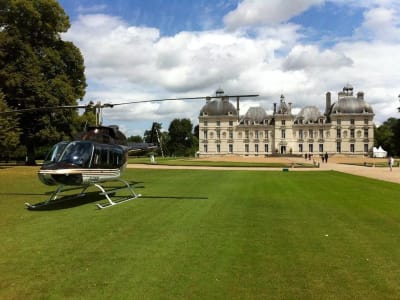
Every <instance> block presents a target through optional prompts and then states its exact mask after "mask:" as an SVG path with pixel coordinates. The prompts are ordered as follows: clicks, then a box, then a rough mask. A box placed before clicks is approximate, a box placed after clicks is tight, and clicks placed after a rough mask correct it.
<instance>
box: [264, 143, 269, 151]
mask: <svg viewBox="0 0 400 300" xmlns="http://www.w3.org/2000/svg"><path fill="white" fill-rule="evenodd" d="M264 152H265V153H268V144H264Z"/></svg>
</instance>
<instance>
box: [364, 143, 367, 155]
mask: <svg viewBox="0 0 400 300" xmlns="http://www.w3.org/2000/svg"><path fill="white" fill-rule="evenodd" d="M364 152H365V153H367V152H368V144H364Z"/></svg>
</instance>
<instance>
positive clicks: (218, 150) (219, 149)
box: [217, 144, 221, 153]
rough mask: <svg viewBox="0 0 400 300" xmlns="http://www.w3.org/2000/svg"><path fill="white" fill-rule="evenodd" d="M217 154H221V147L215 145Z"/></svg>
mask: <svg viewBox="0 0 400 300" xmlns="http://www.w3.org/2000/svg"><path fill="white" fill-rule="evenodd" d="M217 152H218V153H220V152H221V145H220V144H217Z"/></svg>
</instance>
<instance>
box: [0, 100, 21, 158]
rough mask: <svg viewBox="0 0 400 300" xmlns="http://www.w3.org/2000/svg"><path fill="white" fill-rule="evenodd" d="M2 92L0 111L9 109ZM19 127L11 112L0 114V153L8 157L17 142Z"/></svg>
mask: <svg viewBox="0 0 400 300" xmlns="http://www.w3.org/2000/svg"><path fill="white" fill-rule="evenodd" d="M9 110H10V109H9V108H8V106H7V104H6V102H5V101H4V94H3V93H1V92H0V112H6V111H9ZM19 135H20V129H19V127H18V121H17V118H15V116H13V115H12V114H1V115H0V155H1V156H2V158H6V159H8V158H9V156H10V153H12V152H14V151H15V149H16V148H17V146H18V143H19Z"/></svg>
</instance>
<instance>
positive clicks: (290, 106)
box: [288, 102, 292, 115]
mask: <svg viewBox="0 0 400 300" xmlns="http://www.w3.org/2000/svg"><path fill="white" fill-rule="evenodd" d="M288 113H289V115H291V114H292V102H289V103H288Z"/></svg>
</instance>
